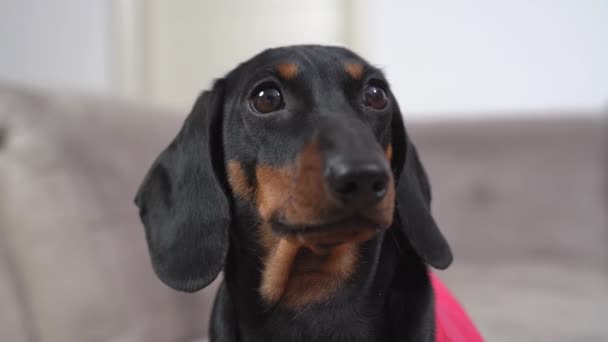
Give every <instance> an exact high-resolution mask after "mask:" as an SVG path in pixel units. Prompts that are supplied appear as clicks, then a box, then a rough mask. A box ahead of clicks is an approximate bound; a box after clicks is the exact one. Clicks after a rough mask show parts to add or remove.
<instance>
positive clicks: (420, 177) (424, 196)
mask: <svg viewBox="0 0 608 342" xmlns="http://www.w3.org/2000/svg"><path fill="white" fill-rule="evenodd" d="M391 135H392V145H393V160H392V162H393V171H394V172H395V177H396V179H397V196H396V197H397V204H396V207H395V210H396V213H397V216H398V219H399V221H400V222H399V224H398V226H399V227H398V228H399V229H401V231H402V232H403V234H404V235H405V237H406V238H407V239H408V241H409V242H410V244H411V245H412V247H413V248H414V250H415V251H416V253H417V254H418V255H419V256H420V257H421V258H422V260H423V261H424V262H426V263H427V264H429V265H431V266H433V267H434V268H437V269H445V268H447V267H448V266H449V265H450V264H451V263H452V252H451V250H450V246H449V245H448V243H447V241H446V240H445V238H444V237H443V235H442V234H441V231H440V230H439V227H437V224H436V223H435V220H434V219H433V216H432V215H431V209H430V204H431V188H430V185H429V180H428V177H427V175H426V172H425V171H424V167H423V166H422V163H421V162H420V159H419V158H418V153H417V152H416V147H415V146H414V144H413V143H412V142H411V140H410V139H409V137H408V136H407V133H406V131H405V126H404V125H403V120H402V118H401V113H400V112H399V111H398V110H397V111H396V112H395V113H393V120H392V132H391Z"/></svg>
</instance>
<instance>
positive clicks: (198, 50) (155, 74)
mask: <svg viewBox="0 0 608 342" xmlns="http://www.w3.org/2000/svg"><path fill="white" fill-rule="evenodd" d="M344 3H345V1H344V0H306V1H285V0H264V1H251V0H222V1H200V0H181V1H166V0H146V2H145V6H144V13H143V15H144V17H145V19H144V20H143V21H144V25H145V27H146V28H145V30H144V36H145V47H144V50H145V52H144V56H145V57H146V59H145V61H144V62H145V65H144V69H145V73H146V75H147V79H146V82H145V88H146V89H145V91H146V93H147V94H149V95H150V96H152V97H153V98H154V99H157V100H159V101H161V102H163V103H168V104H175V105H180V106H188V107H189V106H190V105H191V103H192V101H193V100H194V99H195V97H196V96H197V95H198V93H199V92H200V91H201V90H203V89H206V88H208V87H209V85H210V83H211V81H212V80H213V79H215V78H218V77H222V76H223V75H224V74H225V73H226V72H228V71H229V70H230V69H232V68H234V67H235V66H236V65H237V64H238V63H240V62H242V61H244V60H245V59H248V58H250V57H252V56H253V55H254V54H256V53H258V52H260V51H262V50H264V49H266V48H269V47H275V46H281V45H290V44H302V43H320V44H337V43H340V44H344V43H345V40H346V29H345V22H346V20H345V18H344V16H345V15H346V14H345V13H344V8H345V6H344Z"/></svg>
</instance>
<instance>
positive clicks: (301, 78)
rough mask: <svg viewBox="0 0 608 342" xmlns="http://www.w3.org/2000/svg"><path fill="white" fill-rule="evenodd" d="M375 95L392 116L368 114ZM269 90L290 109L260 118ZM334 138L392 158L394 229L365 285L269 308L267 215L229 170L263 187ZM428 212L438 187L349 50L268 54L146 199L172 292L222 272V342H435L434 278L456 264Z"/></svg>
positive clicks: (395, 111) (360, 276)
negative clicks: (267, 176)
mask: <svg viewBox="0 0 608 342" xmlns="http://www.w3.org/2000/svg"><path fill="white" fill-rule="evenodd" d="M285 62H287V63H293V64H294V65H296V66H297V75H296V76H294V77H293V79H289V80H284V79H281V78H280V77H279V76H277V75H276V70H275V68H274V66H275V65H277V64H278V63H285ZM345 63H357V64H360V65H362V66H363V71H362V75H361V77H360V79H357V77H349V75H348V74H347V73H346V72H345V71H344V65H345ZM370 82H371V83H373V84H377V85H379V86H381V87H382V88H383V89H384V90H385V91H386V93H387V95H388V105H387V106H386V107H385V108H383V109H380V110H377V109H373V108H372V109H370V108H369V107H366V106H364V105H362V92H363V89H364V86H365V85H366V84H368V83H370ZM268 83H270V84H272V85H275V86H276V87H278V88H279V89H281V91H282V96H283V99H284V106H283V107H282V108H280V109H279V110H278V111H276V112H273V113H269V114H260V113H256V112H255V110H253V109H252V108H251V105H250V102H251V96H252V93H253V91H254V89H258V88H259V86H260V84H268ZM324 134H325V136H327V137H331V139H333V141H334V142H333V143H328V144H329V145H332V146H334V147H335V146H336V145H337V144H340V140H341V139H342V140H345V139H346V140H348V141H346V143H344V141H342V142H343V143H344V144H343V145H345V146H347V147H345V148H344V149H343V150H342V151H345V152H344V153H359V154H364V153H376V151H381V149H378V148H377V147H381V148H386V147H387V145H389V144H390V145H391V146H392V149H393V155H392V160H391V170H392V171H389V172H392V174H393V176H394V179H395V183H396V185H395V186H396V206H395V210H394V219H393V222H392V225H391V226H390V228H389V229H387V230H382V231H381V232H380V233H378V234H377V235H375V237H374V238H372V239H371V240H368V241H366V242H364V243H363V244H362V245H361V248H360V252H359V254H360V257H359V261H358V262H357V269H356V271H355V272H354V274H353V275H352V276H351V277H350V278H349V279H348V281H347V282H346V283H345V284H343V285H342V286H341V287H340V288H339V290H337V292H336V293H334V294H333V295H332V297H331V298H330V299H329V300H325V301H322V302H316V303H310V304H309V305H306V306H304V307H300V308H290V307H284V306H282V305H281V304H280V302H279V303H274V304H271V305H269V304H268V303H265V302H264V301H263V300H262V299H261V297H260V293H259V287H260V282H261V271H260V270H261V269H263V266H264V265H263V263H264V258H262V257H261V255H263V254H264V251H263V250H262V248H261V247H260V244H259V241H258V240H257V234H256V233H255V231H256V229H257V227H258V225H259V223H260V215H259V213H258V210H257V208H256V206H255V203H252V201H250V200H247V199H244V198H241V197H239V196H235V194H234V193H233V189H231V186H230V184H229V182H228V179H227V170H226V167H227V162H228V161H229V160H236V161H238V162H239V163H240V165H242V166H243V171H244V173H245V175H246V178H247V180H248V182H249V184H251V185H252V186H254V184H255V181H256V179H255V178H256V172H255V168H256V166H258V165H261V164H264V165H270V166H277V167H279V166H281V165H285V164H288V163H290V162H293V160H294V159H295V158H297V155H298V151H300V150H301V149H302V146H304V145H305V144H306V143H307V142H309V141H310V140H311V139H313V138H315V137H317V138H319V137H323V136H324ZM353 137H355V138H354V139H353ZM319 139H322V138H319ZM331 139H330V140H331ZM349 139H350V140H349ZM326 145H327V144H326ZM329 145H328V146H329ZM351 145H352V146H355V147H353V148H354V150H353V149H351V150H349V148H348V146H351ZM369 146H375V147H373V149H372V148H371V147H369ZM368 147H369V148H368ZM322 148H323V149H325V150H327V149H329V148H330V147H327V146H322ZM370 151H371V152H370ZM338 153H340V151H338ZM430 200H431V193H430V187H429V182H428V179H427V176H426V174H425V171H424V169H423V167H422V165H421V163H420V160H419V158H418V156H417V153H416V149H415V147H414V145H413V144H412V142H411V140H410V139H409V138H408V136H407V134H406V131H405V128H404V125H403V122H402V119H401V113H400V111H399V107H398V105H397V101H396V100H395V98H394V96H393V95H392V93H391V92H390V90H389V89H388V82H387V81H386V79H385V78H384V76H383V74H382V72H381V71H379V70H378V69H377V68H375V67H373V66H371V65H370V64H368V63H367V62H366V61H364V60H363V59H362V58H360V57H359V56H357V55H355V54H354V53H352V52H351V51H349V50H346V49H343V48H339V47H324V46H292V47H286V48H278V49H271V50H266V51H264V52H262V53H260V54H259V55H257V56H255V57H254V58H252V59H251V60H249V61H247V62H245V63H243V64H241V65H239V66H238V67H237V68H236V69H234V70H233V71H231V72H230V73H229V74H228V75H226V76H225V77H224V78H222V79H220V80H217V81H216V82H215V84H214V86H213V89H212V90H210V91H206V92H204V93H203V94H202V95H201V96H200V97H199V99H198V100H197V101H196V104H195V105H194V108H193V109H192V112H191V113H190V115H189V116H188V118H187V119H186V121H185V123H184V125H183V127H182V129H181V131H180V132H179V134H178V135H177V137H176V138H175V140H174V141H173V142H171V144H170V145H169V146H168V147H167V149H166V150H164V151H163V152H162V153H161V154H160V156H159V157H158V159H157V160H156V161H155V163H154V164H153V165H152V167H151V169H150V171H149V172H148V174H147V176H146V177H145V179H144V181H143V184H142V186H141V188H140V190H139V192H138V194H137V197H136V203H137V205H138V206H139V208H140V216H141V219H142V221H143V223H144V225H145V231H146V238H147V241H148V244H149V249H150V255H151V259H152V265H153V267H154V270H155V272H156V273H157V275H158V276H159V278H160V279H161V280H162V281H163V282H165V283H166V284H167V285H169V286H171V287H172V288H174V289H178V290H181V291H187V292H193V291H198V290H200V289H202V288H204V287H205V286H207V285H208V284H209V283H211V282H212V281H213V280H214V279H215V278H216V277H217V276H218V274H219V273H220V271H222V270H224V281H223V283H222V285H221V286H220V290H219V292H218V294H217V297H216V301H215V305H214V309H213V316H212V320H211V341H215V342H217V341H265V342H266V341H434V320H435V317H434V301H433V291H432V288H431V286H430V282H429V276H428V269H427V265H431V266H433V267H435V268H438V269H444V268H446V267H448V266H449V264H450V263H451V261H452V254H451V252H450V249H449V246H448V244H447V242H446V241H445V239H444V237H443V236H442V234H441V232H440V231H439V229H438V227H437V225H436V224H435V221H434V220H433V217H432V216H431V213H430V208H429V206H430ZM283 228H284V227H283ZM278 231H279V230H278V228H277V232H278Z"/></svg>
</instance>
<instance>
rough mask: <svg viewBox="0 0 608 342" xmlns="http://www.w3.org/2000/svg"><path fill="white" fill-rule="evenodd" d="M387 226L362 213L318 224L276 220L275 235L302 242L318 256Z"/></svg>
mask: <svg viewBox="0 0 608 342" xmlns="http://www.w3.org/2000/svg"><path fill="white" fill-rule="evenodd" d="M387 228H388V227H387V226H385V225H382V224H378V223H376V222H374V221H373V220H371V219H369V218H366V217H364V216H360V215H353V216H350V217H346V218H341V219H337V220H332V221H330V222H327V223H323V224H315V225H302V224H298V225H292V224H289V223H287V222H286V221H285V220H274V221H273V223H272V232H273V234H275V235H277V236H278V237H280V238H282V239H287V240H289V241H292V242H294V243H297V244H301V245H302V247H305V248H307V249H309V250H310V251H311V252H312V253H314V254H317V255H326V254H328V253H329V251H330V250H332V249H333V248H336V247H338V246H340V245H342V244H345V243H360V242H365V241H367V240H370V239H372V238H373V237H374V236H375V235H376V234H377V233H379V232H381V231H382V230H384V229H387Z"/></svg>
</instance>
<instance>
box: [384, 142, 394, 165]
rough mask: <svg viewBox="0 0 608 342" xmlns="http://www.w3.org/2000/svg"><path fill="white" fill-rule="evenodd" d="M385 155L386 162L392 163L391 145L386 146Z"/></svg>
mask: <svg viewBox="0 0 608 342" xmlns="http://www.w3.org/2000/svg"><path fill="white" fill-rule="evenodd" d="M385 154H386V159H388V161H393V144H388V146H387V147H386V152H385Z"/></svg>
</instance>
